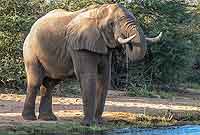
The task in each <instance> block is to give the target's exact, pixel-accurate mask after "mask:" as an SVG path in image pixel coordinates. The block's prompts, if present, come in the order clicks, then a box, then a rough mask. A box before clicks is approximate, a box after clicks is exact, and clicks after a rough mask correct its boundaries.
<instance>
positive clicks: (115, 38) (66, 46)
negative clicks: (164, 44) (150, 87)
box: [22, 4, 161, 125]
mask: <svg viewBox="0 0 200 135" xmlns="http://www.w3.org/2000/svg"><path fill="white" fill-rule="evenodd" d="M160 37H161V34H160V35H159V36H157V37H155V38H147V37H145V35H144V33H143V30H142V29H141V28H140V26H139V25H138V23H137V21H136V18H135V17H134V15H133V14H132V13H131V12H129V11H128V10H127V9H125V8H124V7H123V6H121V5H119V4H104V5H99V6H92V7H89V8H86V9H83V10H80V11H76V12H67V11H65V10H61V9H58V10H53V11H51V12H50V13H48V14H47V15H45V16H43V17H41V18H40V19H38V20H37V21H36V22H35V23H34V25H33V26H32V28H31V30H30V33H29V34H28V36H27V38H26V40H25V42H24V46H23V57H24V63H25V70H26V75H27V95H26V99H25V103H24V109H23V112H22V116H23V118H24V119H25V120H36V119H37V118H36V116H35V99H36V94H37V91H39V89H40V90H41V89H42V90H43V91H45V92H43V94H42V95H41V101H40V106H39V116H38V119H41V120H56V119H57V118H56V116H55V115H54V113H53V111H52V94H51V90H52V89H53V88H54V86H55V85H56V84H58V83H59V82H60V81H61V80H64V79H65V78H68V77H72V76H73V75H75V76H76V78H77V79H78V80H79V81H80V86H81V94H82V99H83V112H84V119H83V124H84V125H90V124H91V123H92V122H97V123H101V122H102V113H103V111H104V105H105V99H106V95H107V89H108V84H109V82H110V74H111V73H110V72H111V71H110V66H111V59H110V58H111V55H112V50H113V49H114V48H116V47H120V46H124V47H126V46H127V47H128V49H127V53H128V56H129V58H130V59H131V60H133V61H135V60H140V59H143V57H144V56H145V52H146V43H147V42H157V41H158V40H159V39H160Z"/></svg>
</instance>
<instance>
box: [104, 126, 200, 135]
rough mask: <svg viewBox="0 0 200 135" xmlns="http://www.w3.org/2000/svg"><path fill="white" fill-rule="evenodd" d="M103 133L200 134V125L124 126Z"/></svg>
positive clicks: (116, 134) (131, 134)
mask: <svg viewBox="0 0 200 135" xmlns="http://www.w3.org/2000/svg"><path fill="white" fill-rule="evenodd" d="M103 135H200V125H186V126H179V127H169V128H166V127H164V128H144V129H141V128H125V129H115V130H112V131H108V132H107V133H104V134H103Z"/></svg>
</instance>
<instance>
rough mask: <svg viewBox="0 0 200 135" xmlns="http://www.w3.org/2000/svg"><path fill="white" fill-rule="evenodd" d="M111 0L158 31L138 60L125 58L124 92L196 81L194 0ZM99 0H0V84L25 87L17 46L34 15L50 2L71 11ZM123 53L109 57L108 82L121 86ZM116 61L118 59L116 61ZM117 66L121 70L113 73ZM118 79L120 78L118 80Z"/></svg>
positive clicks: (197, 10) (199, 17)
mask: <svg viewBox="0 0 200 135" xmlns="http://www.w3.org/2000/svg"><path fill="white" fill-rule="evenodd" d="M117 2H118V3H121V4H123V5H124V6H125V7H127V8H128V9H129V10H130V11H132V12H133V14H134V15H135V16H136V17H137V19H138V22H139V24H140V25H141V26H142V28H143V29H144V31H145V34H146V35H148V36H154V35H157V34H158V33H159V32H160V31H162V32H163V33H164V36H163V38H162V41H161V42H160V43H157V44H156V45H151V46H149V49H148V50H149V52H148V55H147V56H146V57H147V59H146V60H145V61H144V62H143V63H139V64H138V63H132V62H129V70H128V79H129V81H128V84H129V85H128V90H129V93H131V92H132V95H137V94H138V93H141V94H142V93H146V95H150V96H151V91H152V90H153V89H154V85H155V84H156V85H163V84H169V85H179V84H183V83H187V84H188V83H199V80H200V76H199V72H197V70H194V69H193V68H192V65H193V64H194V61H195V62H196V61H198V60H199V59H200V58H199V56H200V53H199V50H200V47H199V44H200V34H199V33H200V25H199V21H200V5H196V6H189V5H187V4H184V2H182V1H179V0H171V1H160V0H145V1H144V4H141V2H139V1H133V2H131V3H127V2H125V1H124V0H118V1H117ZM103 3H110V1H109V0H97V1H93V0H78V1H72V0H59V1H54V0H48V1H46V0H1V2H0V58H1V59H0V86H3V87H12V88H13V87H14V88H19V89H20V88H24V87H25V71H24V65H23V58H22V46H23V42H24V39H25V37H26V35H27V33H28V32H29V30H30V28H31V26H32V24H33V23H34V22H35V21H36V20H37V19H38V18H39V17H41V16H43V15H44V14H46V13H47V12H49V11H51V10H52V9H55V8H63V9H66V10H69V11H74V10H78V9H81V8H84V7H87V6H88V5H91V4H103ZM120 53H121V52H120ZM124 58H125V56H124V54H122V56H121V58H120V57H119V58H118V60H117V61H116V62H114V63H113V65H115V66H114V69H113V80H112V84H113V85H118V86H123V87H125V86H126V82H125V81H126V80H125V79H126V77H124V75H121V74H124V73H126V69H125V68H126V64H125V59H124ZM121 61H122V62H121ZM121 63H124V64H123V65H122V66H121V65H120V64H121ZM123 69H124V70H123ZM121 71H122V73H121V74H119V73H116V72H121ZM121 76H122V77H121ZM124 80H125V81H124ZM118 82H123V83H122V84H123V85H121V83H118ZM153 84H154V85H153Z"/></svg>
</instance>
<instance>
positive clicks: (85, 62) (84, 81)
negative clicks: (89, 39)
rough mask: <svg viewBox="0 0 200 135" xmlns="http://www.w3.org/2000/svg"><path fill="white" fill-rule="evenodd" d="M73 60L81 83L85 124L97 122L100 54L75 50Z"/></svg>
mask: <svg viewBox="0 0 200 135" xmlns="http://www.w3.org/2000/svg"><path fill="white" fill-rule="evenodd" d="M71 55H72V60H73V65H74V69H75V73H76V76H77V77H78V79H79V81H80V85H81V94H82V99H83V112H84V119H83V123H82V124H83V125H87V126H90V125H91V124H92V123H93V122H95V111H96V80H97V65H98V61H99V57H100V56H99V55H98V54H96V53H92V52H89V51H73V52H72V54H71Z"/></svg>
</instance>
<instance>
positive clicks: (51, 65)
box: [42, 60, 75, 79]
mask: <svg viewBox="0 0 200 135" xmlns="http://www.w3.org/2000/svg"><path fill="white" fill-rule="evenodd" d="M42 65H43V67H44V70H45V74H46V76H48V77H50V78H53V79H65V78H71V77H74V76H75V74H74V67H73V63H72V61H70V60H68V61H66V62H59V61H54V62H42Z"/></svg>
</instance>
